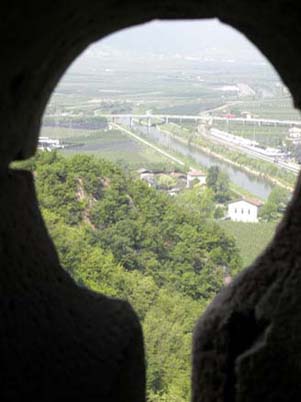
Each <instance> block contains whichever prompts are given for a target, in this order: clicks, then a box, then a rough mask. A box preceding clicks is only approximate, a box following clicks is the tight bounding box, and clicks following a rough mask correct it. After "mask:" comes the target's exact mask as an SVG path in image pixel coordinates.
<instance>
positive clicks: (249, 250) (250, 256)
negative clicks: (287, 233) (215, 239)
mask: <svg viewBox="0 0 301 402" xmlns="http://www.w3.org/2000/svg"><path fill="white" fill-rule="evenodd" d="M219 224H220V226H221V227H222V228H223V229H224V230H225V231H226V233H228V234H230V235H232V236H233V237H234V238H235V240H236V244H237V246H238V248H239V250H240V255H241V257H242V259H243V265H244V266H248V265H250V264H251V263H252V262H253V261H254V260H255V258H256V257H258V256H259V254H261V252H262V251H263V250H264V249H265V247H266V246H267V245H268V244H269V242H270V241H271V240H272V237H273V235H274V233H275V229H276V223H274V222H273V223H245V222H232V221H223V222H219Z"/></svg>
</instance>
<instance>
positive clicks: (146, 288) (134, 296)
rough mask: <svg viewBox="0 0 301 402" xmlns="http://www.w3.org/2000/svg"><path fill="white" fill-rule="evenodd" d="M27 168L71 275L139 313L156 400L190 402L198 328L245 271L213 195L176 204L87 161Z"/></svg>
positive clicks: (196, 194) (191, 195) (53, 159)
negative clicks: (228, 279) (229, 279)
mask: <svg viewBox="0 0 301 402" xmlns="http://www.w3.org/2000/svg"><path fill="white" fill-rule="evenodd" d="M26 167H27V168H29V169H31V170H33V171H34V175H35V180H36V186H37V191H38V197H39V200H40V204H41V206H42V211H43V215H44V218H45V220H46V222H47V225H48V229H49V231H50V233H51V235H52V238H53V239H54V242H55V244H56V247H57V250H58V253H59V257H60V261H61V263H62V265H63V266H64V267H65V269H66V270H67V271H68V272H69V273H70V274H71V275H72V276H73V278H74V279H75V280H76V281H77V283H78V284H79V285H80V286H85V287H88V288H90V289H92V290H94V291H97V292H101V293H104V294H106V295H110V296H114V297H118V298H122V299H125V300H127V301H129V302H130V303H131V304H132V305H133V307H134V308H135V310H136V311H137V313H138V315H139V317H140V319H141V321H142V324H143V327H144V334H145V342H146V352H147V357H148V393H149V401H152V402H156V401H158V402H159V401H160V402H163V401H174V402H184V401H187V400H188V399H189V393H190V390H189V383H190V380H189V378H190V373H189V372H190V349H191V337H192V330H193V327H194V323H195V321H196V319H197V317H198V316H199V315H200V314H201V313H202V311H203V310H204V308H205V306H206V305H207V304H208V302H209V301H210V300H211V299H212V297H214V296H215V294H216V293H217V292H218V291H219V290H220V289H221V287H222V286H223V272H224V268H225V267H227V268H228V269H229V270H230V272H232V273H234V272H236V271H237V270H238V269H239V268H240V265H241V262H240V258H239V254H238V250H237V248H236V245H235V242H234V239H233V238H232V237H229V236H227V235H225V233H224V232H223V230H222V229H221V228H220V227H219V226H218V225H217V224H216V223H215V222H214V221H213V215H214V211H215V204H214V197H215V194H214V192H213V190H211V189H203V188H200V187H196V188H195V189H192V190H187V192H184V193H183V195H182V196H180V197H178V198H177V199H174V198H171V197H169V196H168V195H166V194H165V193H163V192H159V191H157V190H155V189H153V188H149V187H148V186H147V185H146V184H145V183H144V182H142V181H141V180H134V179H131V178H130V177H128V176H127V175H125V174H124V173H123V172H122V171H121V170H120V169H119V168H117V167H116V166H114V165H112V164H111V163H109V162H106V161H103V160H98V159H95V158H93V157H88V156H83V155H77V156H75V157H73V158H69V159H67V158H64V157H62V156H59V155H57V154H56V153H53V152H51V153H47V152H45V153H40V154H38V155H37V156H36V158H34V159H33V160H31V161H30V163H28V164H27V166H26ZM219 191H220V190H219Z"/></svg>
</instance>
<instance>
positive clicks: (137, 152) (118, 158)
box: [41, 127, 175, 169]
mask: <svg viewBox="0 0 301 402" xmlns="http://www.w3.org/2000/svg"><path fill="white" fill-rule="evenodd" d="M41 135H45V136H49V137H51V138H60V139H62V140H64V141H66V142H68V143H72V144H74V145H75V146H73V147H70V148H65V149H64V150H62V152H63V153H64V154H65V155H66V156H68V155H69V156H71V155H74V154H76V153H81V154H90V155H96V156H98V157H101V158H105V159H108V160H110V161H112V162H115V163H119V164H121V165H123V166H128V167H129V168H131V169H136V168H137V169H139V168H141V167H144V168H148V169H152V168H158V167H162V166H164V167H167V168H168V167H171V168H174V166H175V164H174V163H173V162H172V161H171V160H169V159H167V158H165V157H164V156H163V155H161V154H159V153H158V152H156V151H155V150H152V149H151V148H149V147H147V146H145V145H143V144H141V143H140V142H138V141H135V139H132V138H130V137H129V136H127V135H126V134H123V133H122V132H120V131H117V130H108V131H98V130H75V129H68V128H61V127H53V128H52V127H45V128H43V129H42V132H41Z"/></svg>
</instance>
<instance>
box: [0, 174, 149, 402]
mask: <svg viewBox="0 0 301 402" xmlns="http://www.w3.org/2000/svg"><path fill="white" fill-rule="evenodd" d="M0 209H1V211H4V213H2V216H1V220H0V244H1V248H0V260H1V270H0V305H1V310H0V314H1V318H0V320H1V321H0V322H1V326H0V356H1V357H0V367H1V387H0V399H1V400H3V401H20V400H22V399H24V398H26V397H27V398H28V400H30V401H60V400H64V399H65V400H87V401H96V400H97V401H106V402H117V401H118V402H121V401H133V402H141V401H144V400H145V399H144V392H145V391H144V387H145V384H144V383H145V378H144V377H145V373H144V353H143V340H142V332H141V328H140V324H139V322H138V319H137V317H136V315H135V313H134V312H133V310H132V308H131V307H130V306H129V305H128V304H127V303H126V302H122V301H120V300H113V299H110V298H107V297H105V296H103V295H99V294H94V293H92V292H90V291H88V290H86V289H83V288H79V287H77V286H76V284H75V283H74V282H73V280H72V279H71V278H70V277H69V275H68V274H66V273H65V272H64V271H63V270H62V268H61V267H60V266H59V263H58V259H57V255H56V252H55V249H54V247H53V244H52V242H51V240H50V239H49V237H48V234H47V232H46V229H45V227H44V223H43V221H42V218H41V216H40V213H39V210H38V207H37V202H36V199H35V194H34V186H33V180H32V177H31V174H29V173H28V172H23V171H7V172H5V173H4V174H3V175H2V177H1V192H0Z"/></svg>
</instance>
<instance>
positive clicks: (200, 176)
mask: <svg viewBox="0 0 301 402" xmlns="http://www.w3.org/2000/svg"><path fill="white" fill-rule="evenodd" d="M194 180H198V181H199V183H200V184H201V185H203V184H206V174H205V173H204V172H202V171H201V170H190V171H189V172H188V173H187V181H186V187H187V188H189V187H192V183H193V181H194Z"/></svg>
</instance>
